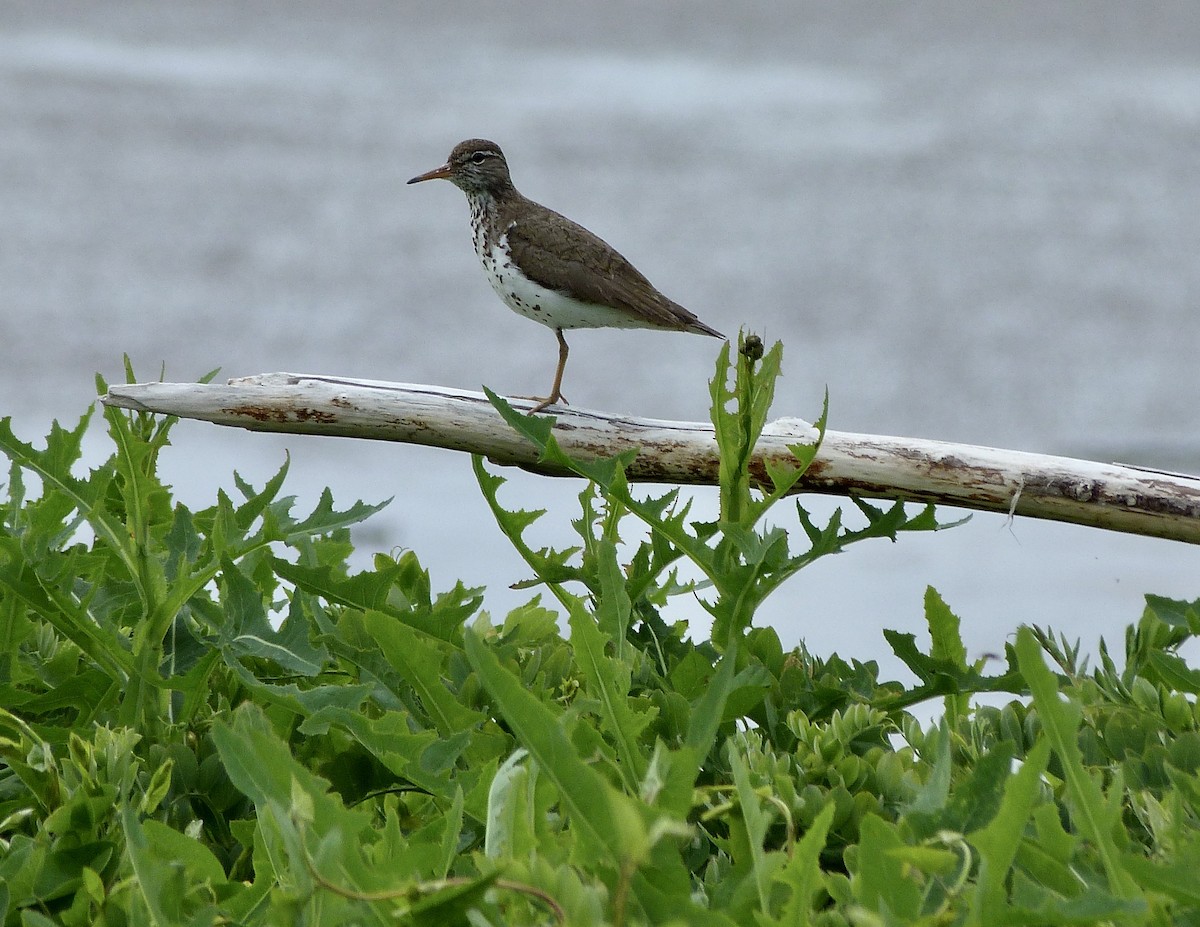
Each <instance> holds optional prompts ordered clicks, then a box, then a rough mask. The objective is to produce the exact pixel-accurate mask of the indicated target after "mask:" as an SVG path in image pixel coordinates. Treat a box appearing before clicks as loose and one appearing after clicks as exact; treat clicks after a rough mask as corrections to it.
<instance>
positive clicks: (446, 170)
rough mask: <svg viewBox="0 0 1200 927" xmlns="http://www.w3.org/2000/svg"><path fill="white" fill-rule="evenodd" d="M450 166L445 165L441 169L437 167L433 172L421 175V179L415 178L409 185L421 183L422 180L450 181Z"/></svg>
mask: <svg viewBox="0 0 1200 927" xmlns="http://www.w3.org/2000/svg"><path fill="white" fill-rule="evenodd" d="M449 179H450V165H449V164H443V165H442V166H441V167H435V168H434V169H433V170H431V171H427V172H426V173H424V174H421V175H420V176H419V177H414V178H413V179H412V180H410V181H409V183H420V182H421V181H422V180H449Z"/></svg>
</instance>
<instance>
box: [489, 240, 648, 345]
mask: <svg viewBox="0 0 1200 927" xmlns="http://www.w3.org/2000/svg"><path fill="white" fill-rule="evenodd" d="M475 251H476V253H477V254H478V255H479V261H480V263H481V264H483V272H484V274H485V275H486V276H487V279H488V283H490V284H491V285H492V289H493V290H495V291H496V295H497V296H499V297H500V299H501V300H503V302H504V304H505V305H506V306H508V308H509V309H511V310H512V311H513V312H515V313H517V314H518V315H523V316H525V318H527V319H533V321H535V322H540V323H542V324H543V325H546V326H548V327H550V328H638V327H640V326H638V324H637V321H638V320H637V319H636V318H635V317H631V316H630V315H629V314H627V313H624V312H620V311H618V310H616V309H613V308H612V307H610V306H599V305H596V304H594V303H585V302H580V301H579V300H577V299H573V298H571V297H570V296H565V295H563V294H562V293H558V292H556V291H554V290H548V289H546V288H545V287H542V286H539V285H538V284H536V283H534V282H533V281H532V280H530V279H529V278H528V277H526V276H525V275H524V274H522V273H521V272H520V271H519V270H518V269H517V266H516V265H515V264H514V263H513V260H512V256H511V255H510V254H509V251H508V230H507V229H506V230H505V232H504V234H503V235H501V236H500V238H499V239H498V240H496V241H494V242H488V241H487V240H486V237H485V236H484V234H483V230H482V228H480V227H479V226H477V227H476V231H475Z"/></svg>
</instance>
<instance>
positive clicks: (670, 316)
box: [409, 138, 725, 415]
mask: <svg viewBox="0 0 1200 927" xmlns="http://www.w3.org/2000/svg"><path fill="white" fill-rule="evenodd" d="M438 179H441V180H449V181H450V182H451V183H452V184H454V185H455V186H456V187H458V188H459V189H460V190H462V191H463V193H465V194H466V195H467V201H468V203H469V204H470V206H471V229H472V231H473V232H474V236H475V253H476V254H478V255H479V260H480V262H481V263H482V264H483V271H484V273H485V274H486V275H487V278H488V282H489V283H491V285H492V289H494V290H495V291H496V294H497V295H498V296H499V297H500V298H501V299H502V300H503V301H504V303H505V305H507V306H508V308H509V309H512V310H513V311H514V312H516V313H518V314H520V315H523V316H525V318H527V319H533V321H535V322H541V323H542V324H543V325H546V326H548V327H549V328H552V329H554V335H555V337H556V338H558V369H557V370H555V372H554V385H553V386H552V387H551V388H550V395H549V396H547V397H546V398H545V399H542V400H539V402H538V404H537V405H536V406H535V407H534V408H533V409H531V410H530V414H531V415H532V414H533V413H534V412H540V411H542V410H543V409H545V408H547V407H549V406H552V405H554V404H555V403H557V402H559V401H560V400H561V401H562V402H564V403H565V402H566V398H565V397H564V396H563V394H562V378H563V370H564V369H565V368H566V366H567V352H568V348H567V342H566V339H565V338H563V329H567V328H658V329H665V330H667V331H678V332H695V333H696V334H700V335H712V336H713V337H714V338H723V337H725V336H724V335H722V334H721V333H720V332H719V331H717V330H716V329H715V328H710V327H709V326H707V325H705V324H704V323H703V322H701V321H700V320H699V319H698V318H696V316H695V315H694V314H693V313H691V312H689V311H688V310H687V309H684V308H683V306H681V305H679V303H677V302H674V301H673V300H670V299H668V298H667V297H666V296H664V295H663V294H662V293H660V292H659V291H658V290H656V289H655V288H654V287H653V286H652V285H651V283H650V281H649V280H647V279H646V278H645V277H644V276H642V274H641V273H639V272H638V270H637V268H635V267H634V266H633V265H632V264H630V263H629V261H627V260H626V259H625V258H623V257H622V256H621V255H620V254H618V253H617V251H616V250H615V249H614V248H613V247H612V246H610V245H609V244H608V243H607V242H605V241H602V240H601V239H600V238H598V237H597V236H595V235H593V234H592V233H591V232H589V231H588V230H587V229H585V228H584V227H583V226H582V225H578V224H576V223H574V222H572V221H571V220H570V219H568V218H566V216H561V215H559V214H558V213H556V212H554V211H553V210H552V209H547V208H546V207H545V206H541V205H539V204H537V203H535V202H533V201H532V200H529V199H526V198H525V197H523V196H522V195H521V194H520V193H518V192H517V189H516V187H514V186H513V182H512V178H511V177H510V176H509V173H508V162H507V161H505V160H504V152H502V151H501V150H500V146H499V145H497V144H496V143H495V142H489V141H487V140H486V139H481V138H472V139H468V140H467V141H465V142H459V143H458V144H457V145H455V146H454V150H453V151H451V152H450V157H449V158H447V159H446V163H445V164H443V165H442V166H441V167H438V168H434V169H433V170H432V171H429V172H428V173H425V174H421V175H420V176H419V177H414V178H413V179H412V180H410V181H409V183H419V182H420V181H422V180H438Z"/></svg>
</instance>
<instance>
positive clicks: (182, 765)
mask: <svg viewBox="0 0 1200 927" xmlns="http://www.w3.org/2000/svg"><path fill="white" fill-rule="evenodd" d="M740 347H741V351H740V353H738V354H736V355H734V356H733V357H732V358H731V357H730V354H729V349H728V348H726V351H725V353H724V354H723V355H722V357H721V359H720V361H719V365H718V371H717V376H716V378H715V379H714V381H713V386H712V399H713V417H714V423H715V425H716V429H717V435H718V438H719V441H720V446H721V455H722V456H721V460H722V465H721V508H720V518H719V519H718V520H717V521H715V522H707V523H702V522H695V521H692V520H691V519H690V517H689V513H688V508H687V505H686V504H684V503H682V502H681V500H680V499H679V498H678V496H677V495H676V493H675V492H667V493H662V494H657V495H656V494H649V495H644V494H641V492H640V491H638V492H635V491H634V490H633V489H631V487H630V486H629V485H628V484H627V483H626V481H625V479H624V475H623V465H624V464H626V463H627V462H628V461H627V459H626V458H617V459H613V460H604V461H592V462H584V461H575V460H570V459H568V458H567V457H566V456H564V455H563V453H562V451H561V450H560V449H559V448H558V446H557V445H556V443H555V441H554V439H553V436H552V434H551V430H550V427H549V424H548V422H546V421H545V420H541V419H530V418H527V417H525V416H523V415H520V414H517V413H515V412H514V411H513V410H511V409H510V408H508V407H507V406H506V405H505V403H504V402H503V400H501V399H499V398H498V397H493V401H494V402H495V404H496V406H497V408H498V409H499V410H500V412H501V413H502V414H503V415H504V417H505V418H506V420H507V421H508V422H509V423H510V424H511V426H512V427H513V428H515V429H517V430H519V431H520V432H522V433H523V434H524V435H525V436H526V437H527V438H528V439H529V440H531V441H533V442H534V443H535V444H537V446H538V447H539V448H540V449H541V452H542V454H543V455H544V456H545V457H546V458H549V459H553V460H555V461H556V462H558V463H560V464H562V465H563V466H566V467H569V468H570V469H572V470H573V471H575V472H576V473H578V474H579V475H580V476H583V477H585V478H586V479H587V481H588V482H587V488H586V489H584V490H583V492H582V493H581V494H580V514H579V517H578V518H577V519H576V520H574V521H573V522H572V523H571V529H572V530H573V532H574V535H575V540H574V541H572V542H571V544H572V546H570V547H567V548H565V549H533V548H532V547H531V546H530V545H529V544H528V543H527V542H526V541H525V540H524V537H525V532H526V529H527V528H528V527H529V525H530V524H531V523H532V522H533V521H534V520H536V519H537V518H538V517H539V515H540V514H541V513H536V512H525V511H511V510H509V509H507V508H505V506H504V503H503V501H502V494H503V480H502V479H501V478H500V477H499V476H497V475H495V474H494V473H492V472H491V471H489V469H488V468H487V466H486V465H485V463H484V462H483V461H482V460H479V459H476V460H475V462H474V468H475V473H476V475H477V477H478V480H479V484H480V487H481V489H482V491H483V493H484V495H485V497H486V499H487V501H488V503H489V505H490V506H491V508H492V511H493V512H494V513H495V517H496V521H497V524H498V526H499V530H500V531H501V532H502V533H503V534H504V535H505V536H506V537H507V538H508V540H509V541H510V542H511V543H512V544H513V545H514V546H515V548H516V549H517V550H518V551H519V552H520V553H521V555H522V556H523V557H524V559H525V561H526V562H527V563H528V565H529V568H530V570H531V573H532V578H531V579H529V580H528V581H527V585H528V587H529V588H530V589H531V590H535V592H536V593H538V594H540V596H541V598H539V597H537V596H536V595H535V597H533V598H531V600H530V601H529V602H528V603H527V604H525V605H523V606H522V607H520V608H517V609H516V610H514V611H513V612H511V613H510V614H508V615H507V616H505V617H504V619H503V621H501V622H500V623H499V624H498V625H493V624H491V623H490V621H489V620H488V618H487V617H486V615H484V614H483V613H482V612H481V611H480V609H481V606H482V605H483V595H482V592H481V590H478V589H468V588H465V587H464V586H462V584H458V585H456V586H454V587H453V588H451V589H448V590H444V591H440V592H437V593H435V592H434V591H433V590H432V589H431V585H430V580H429V577H428V575H427V574H426V573H425V572H424V571H423V570H422V568H421V566H420V564H419V562H418V560H417V557H416V556H415V554H413V553H411V552H406V553H403V554H401V555H399V556H396V557H390V556H385V555H378V556H376V557H375V560H374V564H373V568H372V569H369V570H365V571H362V572H357V573H355V572H352V570H351V569H350V567H348V565H347V558H348V556H349V554H350V553H351V551H352V548H351V544H350V540H349V528H350V526H352V525H353V524H355V523H358V522H360V521H362V520H363V519H365V518H367V517H369V516H370V515H371V514H372V513H373V512H374V511H376V510H377V508H378V507H377V506H371V505H365V504H362V503H358V504H356V505H353V506H351V507H349V508H348V509H345V510H339V509H338V508H337V507H336V506H335V505H334V503H333V501H332V500H331V499H330V498H329V497H328V495H326V496H325V497H323V498H322V499H321V500H320V502H319V504H318V505H317V507H316V508H315V509H314V510H313V511H312V512H309V513H306V514H297V513H296V512H295V511H294V509H295V505H294V500H293V499H291V498H288V497H286V496H284V495H281V493H282V490H283V484H284V477H285V475H286V466H285V467H284V468H283V469H281V470H280V472H279V473H278V474H277V475H276V476H275V477H274V478H273V479H272V480H270V482H268V483H267V485H265V486H263V487H261V488H255V487H252V486H249V485H247V484H246V483H245V482H243V481H241V480H239V481H238V482H237V487H238V490H239V496H240V497H239V498H236V499H234V498H229V497H227V496H226V495H225V494H220V495H218V497H217V499H216V501H215V503H214V504H213V505H212V506H211V507H210V508H207V509H205V510H203V511H196V512H193V511H189V510H188V509H187V508H186V507H184V506H182V505H180V504H178V503H176V502H175V501H173V500H172V498H171V495H170V493H169V491H168V489H167V488H166V487H165V486H163V484H162V483H161V482H160V480H159V479H158V477H157V473H156V471H157V462H158V459H159V456H160V454H162V453H164V452H165V451H166V449H167V447H168V440H167V439H168V434H169V431H170V428H171V427H172V424H173V422H172V421H171V420H154V419H152V418H150V417H148V416H144V415H138V414H127V413H122V412H118V411H115V410H108V411H106V412H105V413H104V415H105V418H106V419H107V425H108V433H109V435H110V437H111V439H112V443H113V452H112V456H111V457H110V458H109V460H108V461H107V462H106V463H104V464H103V465H102V466H100V467H98V468H96V469H95V470H92V471H91V472H89V473H87V474H81V473H79V472H78V470H79V458H80V443H81V440H82V438H83V435H84V432H85V430H86V429H87V428H88V427H89V422H90V413H89V415H85V416H84V417H83V419H82V420H81V421H80V423H79V424H78V426H76V427H75V428H73V429H69V430H68V429H63V428H60V427H59V426H57V425H55V427H54V428H53V430H52V431H51V433H50V435H49V436H48V437H47V439H46V443H45V447H44V448H43V449H37V448H34V447H33V446H31V445H29V444H26V443H24V442H22V441H20V440H18V439H17V438H16V437H15V436H14V435H13V433H12V430H11V427H10V424H9V423H8V421H7V420H5V421H4V422H0V449H2V450H3V451H4V453H5V454H6V455H7V457H8V458H9V460H10V461H11V465H10V468H9V471H8V478H7V486H6V491H7V494H6V497H5V498H3V499H2V500H0V921H2V922H3V924H5V925H17V924H20V925H28V927H41V925H49V924H65V925H92V924H100V925H126V924H130V925H142V924H147V925H176V924H178V925H219V924H246V925H250V924H280V925H283V924H286V925H310V924H311V925H318V924H320V925H346V924H380V925H383V924H406V925H434V924H437V925H454V924H463V925H467V924H470V925H474V927H480V925H501V924H506V925H507V924H546V925H549V924H571V925H602V924H612V925H621V927H624V925H642V924H646V925H649V924H653V925H669V924H711V925H731V924H739V925H742V924H744V925H755V927H771V925H785V924H786V925H803V924H830V925H833V924H856V925H874V924H880V925H883V924H931V925H932V924H964V925H1009V924H1164V925H1165V924H1189V923H1196V924H1200V880H1197V879H1196V877H1195V874H1196V873H1197V872H1200V830H1198V829H1197V820H1198V814H1200V777H1198V775H1197V772H1198V770H1200V722H1198V714H1197V708H1196V700H1195V695H1196V694H1197V692H1200V671H1197V670H1195V669H1193V668H1191V667H1189V666H1188V665H1187V664H1186V663H1185V661H1184V660H1182V659H1181V658H1180V657H1179V656H1178V654H1177V650H1178V648H1179V646H1180V645H1181V644H1182V643H1183V642H1184V641H1186V640H1187V639H1188V638H1190V637H1191V636H1192V635H1195V634H1197V633H1200V603H1184V602H1175V601H1169V600H1165V599H1160V598H1155V597H1153V596H1151V597H1148V598H1147V602H1146V609H1145V612H1144V614H1143V615H1142V616H1141V617H1140V619H1139V620H1138V621H1137V623H1136V625H1134V626H1132V627H1131V628H1130V629H1129V630H1128V633H1127V635H1126V640H1125V652H1124V654H1123V655H1122V657H1121V659H1120V661H1119V662H1120V666H1118V662H1117V661H1114V660H1113V659H1112V658H1111V657H1110V654H1109V652H1108V650H1107V649H1106V648H1105V647H1104V646H1103V645H1101V647H1100V652H1099V653H1100V657H1099V665H1098V667H1097V668H1095V669H1094V670H1089V669H1088V668H1087V667H1086V666H1084V665H1082V664H1081V661H1080V659H1079V652H1078V648H1077V647H1074V646H1070V645H1068V643H1067V642H1066V641H1063V640H1061V639H1057V638H1056V637H1055V636H1054V635H1053V634H1052V633H1051V632H1049V631H1045V630H1040V629H1038V628H1031V627H1026V628H1021V629H1011V630H1012V631H1013V632H1014V634H1013V636H1012V637H1011V638H1009V639H1008V640H1007V642H1006V641H1005V640H998V641H997V643H996V649H997V651H1001V650H1002V651H1003V653H1004V654H1005V660H1004V668H1003V670H1002V671H999V672H995V673H992V674H987V673H985V672H984V667H983V665H982V664H981V663H971V662H968V659H967V655H966V652H965V649H964V647H963V644H962V641H961V638H960V636H959V632H958V624H959V622H958V618H957V617H956V616H955V615H954V614H953V613H952V612H951V610H950V609H949V608H948V607H947V605H946V604H945V603H944V602H943V601H942V600H941V599H940V597H939V596H938V595H937V593H936V592H934V591H933V590H930V591H929V593H928V594H927V596H926V600H925V603H924V607H925V615H926V619H927V622H928V628H929V640H928V642H927V643H926V644H924V645H923V644H921V643H920V642H918V641H917V639H916V638H915V637H914V636H912V635H905V634H897V633H891V632H889V633H888V634H887V635H886V636H887V641H888V643H889V644H890V645H891V647H892V649H893V650H894V651H895V653H896V654H897V655H898V656H899V657H900V658H901V659H902V660H903V661H904V663H905V664H906V665H908V666H909V667H910V668H911V669H912V671H913V673H914V674H915V676H916V677H917V679H918V680H919V681H918V683H917V684H916V685H915V686H905V685H901V684H900V683H897V682H888V681H881V680H880V679H879V678H878V670H877V667H876V665H875V664H874V663H873V662H872V661H870V660H858V659H853V658H852V656H851V657H850V658H846V659H843V658H841V657H838V656H836V655H829V656H821V655H816V654H811V653H809V652H807V651H806V650H805V649H804V648H803V647H801V648H799V649H795V650H792V651H785V650H784V648H783V646H782V644H781V642H780V640H779V637H778V636H777V635H776V633H775V632H774V631H773V630H772V629H771V628H769V627H755V625H754V616H755V613H756V610H757V608H758V606H759V605H760V604H761V603H762V602H763V601H764V600H765V599H766V597H767V596H769V595H771V594H773V593H775V592H776V591H777V590H778V589H779V588H780V586H781V584H782V583H783V582H784V581H785V580H787V579H788V578H790V577H791V576H793V575H794V574H795V573H796V572H797V571H799V570H800V569H802V568H803V567H805V566H807V565H808V564H810V563H812V562H813V561H814V560H816V559H817V558H819V557H822V556H825V555H827V554H830V553H833V552H836V551H840V550H844V549H845V548H847V547H850V546H852V545H854V544H856V543H859V542H862V541H866V540H869V539H872V538H892V539H895V538H896V537H897V536H898V535H899V534H902V533H904V532H908V531H923V530H935V529H936V528H938V527H939V525H938V524H937V522H936V520H935V516H934V513H933V511H932V510H930V509H917V510H908V509H906V508H905V507H904V506H903V505H902V504H896V505H892V506H889V507H877V506H874V505H868V504H866V503H864V502H856V503H855V508H854V509H853V510H852V513H851V517H848V518H847V519H846V520H845V521H843V518H842V516H841V515H840V514H839V515H836V516H835V517H833V518H832V519H831V520H830V521H829V522H827V523H824V524H817V523H815V522H814V520H813V519H812V518H811V517H810V516H809V515H808V513H807V512H806V511H805V509H804V508H803V507H802V506H794V507H793V506H792V504H791V502H790V501H789V502H788V503H787V504H786V506H784V505H781V503H782V502H783V496H784V493H785V492H786V490H787V489H788V488H789V487H790V486H791V485H792V484H793V483H794V482H795V480H796V479H797V478H798V476H799V475H800V474H801V473H802V472H803V468H804V467H805V466H806V464H807V462H808V461H809V460H811V458H812V456H813V454H814V453H815V448H812V447H796V448H794V453H795V456H796V460H795V463H794V465H792V466H789V467H780V468H775V469H773V470H772V471H771V472H770V473H769V474H768V476H769V479H770V485H768V486H765V487H762V486H757V485H755V483H754V482H753V480H752V479H751V476H750V474H749V472H748V459H749V450H750V448H752V447H753V445H754V442H755V439H756V438H757V436H758V434H759V432H760V430H761V428H762V427H763V424H764V422H765V421H766V417H767V411H768V408H769V406H770V404H771V398H772V392H773V386H774V382H775V377H776V375H777V374H778V371H779V363H780V349H779V347H778V346H776V347H775V348H774V349H773V350H771V351H770V352H767V353H766V354H765V356H764V355H763V352H762V350H761V346H760V345H758V344H757V343H756V342H755V341H754V340H752V339H751V340H750V343H749V344H745V343H743V344H742V345H741V346H740ZM100 387H101V389H103V384H100ZM822 426H823V422H822ZM772 519H779V520H780V521H786V522H787V523H788V524H789V525H791V527H790V528H785V527H782V526H780V525H778V524H775V523H774V521H772ZM565 530H566V529H565V527H564V532H565ZM685 563H686V564H688V565H689V566H688V571H687V572H686V575H698V576H700V577H702V578H701V579H700V580H699V581H697V582H694V583H693V582H684V581H682V580H681V579H680V578H679V573H678V572H677V570H678V568H679V567H680V566H681V565H682V564H685ZM531 594H532V593H531ZM677 596H693V597H698V598H699V600H700V601H701V602H702V603H703V604H704V607H705V608H706V609H707V610H708V611H709V612H710V613H711V615H712V617H713V633H712V636H711V639H709V640H701V641H695V640H692V639H691V638H690V637H689V633H688V629H687V627H686V626H685V625H684V624H682V623H680V622H678V621H674V620H672V604H671V603H672V599H674V598H675V597H677ZM543 599H546V601H543ZM547 602H549V603H550V604H551V605H553V607H548V605H547ZM560 618H561V619H564V620H565V623H566V625H567V626H569V635H567V636H564V635H563V633H562V632H561V630H560ZM979 692H993V693H994V692H1008V693H1012V696H1013V698H1012V700H1011V701H1010V702H1009V703H1008V704H1007V705H1005V706H1004V707H1002V708H995V707H981V706H979V705H977V704H976V703H975V701H974V700H973V699H972V696H973V695H974V694H975V693H979ZM931 699H932V700H937V701H938V702H939V703H940V705H941V707H942V708H943V709H944V710H943V711H942V712H941V716H940V719H939V721H938V722H937V723H936V724H932V725H930V724H922V723H921V722H919V721H918V720H916V718H914V717H913V715H911V714H910V713H909V710H910V709H911V708H912V707H913V706H915V705H918V704H922V703H927V702H928V701H929V700H931Z"/></svg>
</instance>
